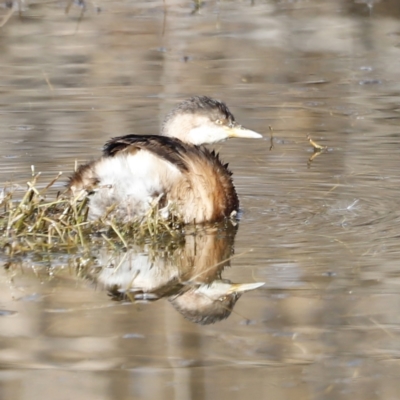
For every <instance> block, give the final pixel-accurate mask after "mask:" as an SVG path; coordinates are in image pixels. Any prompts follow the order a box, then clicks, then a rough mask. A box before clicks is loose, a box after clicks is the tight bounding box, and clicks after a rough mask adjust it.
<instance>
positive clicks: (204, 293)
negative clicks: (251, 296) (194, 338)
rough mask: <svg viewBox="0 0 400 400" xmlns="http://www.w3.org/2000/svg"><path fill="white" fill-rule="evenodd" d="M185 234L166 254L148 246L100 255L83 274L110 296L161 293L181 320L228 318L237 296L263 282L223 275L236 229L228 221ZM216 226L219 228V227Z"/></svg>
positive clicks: (133, 298)
mask: <svg viewBox="0 0 400 400" xmlns="http://www.w3.org/2000/svg"><path fill="white" fill-rule="evenodd" d="M227 225H228V227H227V226H225V225H224V226H223V227H222V229H219V228H216V227H213V228H207V229H204V230H203V231H202V232H197V233H196V234H195V235H187V236H186V237H185V244H184V246H183V247H179V248H176V249H175V250H174V251H171V252H167V254H166V253H165V252H163V251H162V249H157V248H155V249H153V250H152V251H150V248H149V247H139V246H137V247H136V248H130V249H129V250H127V251H124V252H121V253H119V254H116V253H114V252H112V253H109V252H107V251H103V250H102V252H101V253H100V254H99V257H98V263H99V265H100V266H101V268H95V269H93V270H92V271H88V273H87V276H88V277H91V278H92V279H94V280H95V281H96V282H97V283H98V284H101V285H102V286H105V287H106V288H107V289H108V290H109V291H110V293H111V295H112V296H113V298H114V299H115V300H130V301H133V302H136V301H143V300H145V301H155V300H158V299H160V298H163V297H166V298H168V299H169V300H170V302H171V304H172V305H173V306H174V308H175V309H176V310H177V311H178V312H180V313H181V314H182V315H183V316H184V317H185V318H187V319H189V320H190V321H192V322H195V323H200V324H211V323H214V322H217V321H219V320H222V319H225V318H227V317H228V316H229V315H230V314H231V312H232V309H233V307H234V305H235V303H236V301H237V300H238V299H239V297H240V296H241V295H242V294H243V293H244V292H246V291H249V290H253V289H256V288H258V287H260V286H262V285H263V283H261V282H257V283H231V282H229V281H227V280H224V279H222V277H221V273H222V270H223V269H224V268H225V267H226V266H229V264H230V257H231V255H232V251H233V242H234V236H235V233H236V227H233V226H229V225H231V224H227ZM220 228H221V227H220Z"/></svg>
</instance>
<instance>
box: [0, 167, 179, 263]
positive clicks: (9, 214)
mask: <svg viewBox="0 0 400 400" xmlns="http://www.w3.org/2000/svg"><path fill="white" fill-rule="evenodd" d="M61 175H62V173H59V174H58V175H57V176H56V177H55V178H54V179H52V180H51V181H50V182H49V183H48V184H47V185H45V186H44V187H43V188H41V189H40V188H39V187H40V186H43V185H38V181H39V178H40V173H35V172H34V168H32V177H31V179H30V180H29V181H28V182H27V188H26V190H25V191H21V188H19V190H18V186H17V185H9V186H8V187H5V188H3V189H2V191H1V192H0V246H1V247H2V248H3V249H4V251H5V253H6V254H7V255H9V256H14V255H18V254H23V253H27V252H44V251H66V250H67V251H70V250H77V249H79V248H82V247H89V246H91V245H93V242H95V241H98V240H99V239H101V240H102V241H103V242H105V243H106V244H109V245H110V246H113V247H127V246H128V245H129V243H132V242H133V241H134V242H135V243H138V242H143V241H152V240H160V238H161V237H162V236H165V235H167V236H168V237H169V238H171V237H172V238H173V237H176V238H179V237H181V236H182V227H183V223H182V221H181V220H180V219H179V217H177V216H175V215H171V216H170V217H169V218H168V219H164V218H162V217H161V215H160V213H159V210H158V204H154V205H153V207H152V208H150V210H149V211H148V213H147V214H146V215H145V216H143V217H138V219H137V220H135V221H133V222H129V223H122V222H121V221H119V220H118V219H117V218H116V217H115V216H114V217H113V213H112V212H111V211H112V210H110V212H109V213H108V215H106V216H105V217H103V218H102V219H99V220H95V221H91V220H89V219H88V213H89V198H90V196H89V194H88V193H86V192H85V193H80V194H79V196H78V197H72V196H70V195H69V194H68V193H66V192H65V193H63V194H60V193H55V194H54V195H51V193H50V194H49V192H53V193H54V192H56V190H55V188H54V184H55V183H56V182H57V181H58V180H59V178H60V177H61Z"/></svg>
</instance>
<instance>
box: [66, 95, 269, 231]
mask: <svg viewBox="0 0 400 400" xmlns="http://www.w3.org/2000/svg"><path fill="white" fill-rule="evenodd" d="M231 137H239V138H261V135H260V134H258V133H256V132H253V131H251V130H248V129H244V128H242V127H241V126H240V125H238V124H237V123H236V122H235V119H234V117H233V115H232V114H231V112H230V111H229V109H228V107H227V106H226V105H225V104H224V103H222V102H220V101H217V100H213V99H211V98H209V97H205V96H200V97H193V98H191V99H189V100H187V101H184V102H182V103H181V104H179V105H178V106H177V107H175V108H174V109H173V110H172V111H171V112H170V113H169V114H168V115H167V117H166V119H165V121H164V124H163V127H162V131H161V136H156V135H150V136H140V135H127V136H121V137H117V138H114V139H111V140H110V141H109V142H108V143H107V144H106V145H105V147H104V151H103V156H102V157H101V158H100V159H98V160H96V161H93V162H90V163H88V164H86V165H82V166H81V167H79V169H78V170H77V171H76V172H75V174H74V175H73V176H72V177H71V180H70V183H69V187H70V189H71V190H72V192H73V193H74V194H76V195H77V194H79V193H80V192H81V191H82V190H85V191H88V192H92V195H91V198H90V218H92V219H93V218H98V217H101V216H102V215H104V214H105V212H106V211H107V209H109V208H111V207H112V206H116V216H118V217H120V218H121V219H123V220H124V221H129V220H130V219H131V218H133V217H135V216H138V215H139V216H140V215H144V214H145V213H146V211H147V210H148V209H149V208H150V207H151V205H152V204H155V203H157V202H158V204H159V207H160V208H164V211H165V215H168V212H169V211H170V210H175V212H176V213H177V214H178V215H179V216H180V217H181V218H182V219H183V221H184V222H186V223H191V222H198V223H202V222H207V221H216V220H219V219H222V218H224V217H229V216H231V215H232V213H234V212H236V211H237V210H238V207H239V200H238V197H237V194H236V191H235V187H234V185H233V182H232V178H231V175H232V174H231V172H230V171H229V169H228V165H227V164H223V163H222V162H221V160H220V159H219V157H218V155H217V154H215V153H214V152H213V151H209V150H208V149H206V148H205V147H202V146H201V145H203V144H207V143H214V142H218V141H221V140H225V139H228V138H231Z"/></svg>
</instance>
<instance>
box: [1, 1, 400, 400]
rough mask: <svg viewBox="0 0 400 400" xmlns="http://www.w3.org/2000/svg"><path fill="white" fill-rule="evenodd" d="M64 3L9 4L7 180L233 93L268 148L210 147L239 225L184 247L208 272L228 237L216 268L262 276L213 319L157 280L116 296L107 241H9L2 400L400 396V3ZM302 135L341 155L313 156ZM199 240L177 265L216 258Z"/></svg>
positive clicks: (154, 128)
mask: <svg viewBox="0 0 400 400" xmlns="http://www.w3.org/2000/svg"><path fill="white" fill-rule="evenodd" d="M67 3H68V2H59V1H52V2H48V1H30V2H26V1H23V2H21V7H22V9H21V13H20V14H21V15H19V12H18V9H17V4H15V7H14V9H12V8H11V9H10V8H8V7H6V5H5V3H4V2H3V3H1V4H0V6H1V8H0V18H2V20H1V21H2V22H1V21H0V25H2V27H1V29H0V70H1V74H0V134H1V138H2V142H1V143H2V146H1V148H0V182H2V184H6V182H12V183H14V184H20V185H24V184H25V182H26V181H27V180H28V179H29V176H30V173H31V171H30V168H31V167H30V166H31V165H35V169H36V171H42V172H43V176H44V177H43V182H45V181H46V178H50V177H53V176H55V175H56V174H57V172H58V171H63V172H64V173H65V176H68V173H69V172H70V171H72V170H73V168H74V163H75V160H77V161H78V162H83V161H85V160H89V159H92V158H95V157H96V156H97V155H98V154H99V152H100V149H101V146H102V144H103V143H104V142H105V141H106V140H107V139H108V138H109V137H110V136H117V135H122V134H126V133H134V132H137V133H144V134H146V133H157V132H158V131H159V126H160V122H161V121H162V118H163V116H164V115H165V114H166V113H167V112H168V110H170V109H171V108H172V107H173V105H174V104H176V103H177V102H178V101H180V100H181V99H184V98H186V97H189V96H191V95H193V94H206V95H210V96H213V97H216V98H220V99H222V100H224V101H226V102H227V104H228V105H229V106H230V108H231V110H232V111H233V113H234V114H235V116H236V118H237V120H238V121H239V122H240V123H241V124H243V125H245V126H247V127H249V128H250V129H253V130H256V131H259V132H261V133H262V134H263V135H264V140H262V141H243V140H237V141H234V140H232V141H229V142H226V143H222V144H219V145H217V146H216V148H217V150H219V151H220V153H221V156H222V158H223V159H224V160H226V161H227V162H229V163H230V166H231V168H232V170H233V171H234V178H235V183H236V186H237V190H238V192H239V195H240V198H241V206H242V216H241V221H240V224H239V226H238V228H237V233H236V236H235V237H234V238H233V237H231V238H230V239H229V240H228V242H226V243H225V242H224V243H225V244H223V245H222V247H219V249H220V250H219V251H218V252H213V251H212V249H215V248H216V247H215V242H214V241H215V240H216V239H215V237H214V236H212V235H211V236H207V235H206V236H205V237H206V238H208V239H204V238H203V239H204V240H203V239H201V240H202V242H201V246H199V244H197V243H195V244H196V246H197V247H196V246H194V244H193V243H192V245H193V246H194V247H193V248H195V247H196V248H197V251H198V253H197V254H200V253H201V252H200V251H199V248H201V249H203V248H205V249H210V250H206V251H204V253H201V254H205V255H206V256H207V257H208V258H207V262H208V263H209V264H207V265H214V264H215V262H216V260H220V261H222V260H224V259H226V257H227V256H229V255H231V254H232V252H233V251H234V258H232V259H231V260H230V261H229V262H228V265H223V266H225V268H224V269H223V271H214V272H215V275H214V278H215V277H218V279H220V280H223V279H229V280H230V281H232V282H236V283H250V282H265V285H264V286H263V287H261V288H258V289H256V290H252V291H250V292H248V293H245V294H243V296H242V297H241V298H240V299H239V301H238V302H237V304H236V306H235V308H234V310H233V312H232V314H231V315H230V316H229V318H228V319H226V320H223V321H221V322H216V323H215V324H211V325H201V324H196V323H193V322H191V321H189V320H187V319H185V318H184V317H183V316H182V315H181V313H180V312H177V309H176V308H174V305H173V303H171V302H170V301H168V300H166V299H160V300H157V298H158V297H157V296H158V294H159V292H157V291H156V292H155V293H156V295H154V296H155V298H151V299H147V300H148V301H147V302H130V301H113V300H112V297H110V295H109V292H108V291H107V283H105V282H103V281H101V279H100V278H99V271H100V270H99V269H96V268H100V269H101V268H102V267H105V266H108V267H110V264H109V263H110V261H109V260H114V263H115V262H118V265H120V264H121V259H120V258H113V255H109V254H108V255H107V254H106V255H104V254H103V253H101V255H100V256H99V255H97V258H96V262H95V263H94V262H93V263H92V264H90V263H89V264H90V265H89V264H88V265H87V268H86V269H85V268H81V269H78V268H76V263H77V260H76V257H75V255H68V254H56V255H52V256H48V255H44V256H43V257H42V258H40V259H35V258H32V257H27V258H26V259H25V258H22V259H19V260H13V263H12V265H11V267H10V264H9V260H7V258H6V256H5V255H2V256H1V260H2V263H3V266H4V267H2V268H1V269H0V337H1V341H0V366H1V371H0V398H4V399H10V398H12V399H33V398H52V399H56V398H57V399H64V398H72V397H73V398H75V399H103V398H104V399H111V398H112V399H126V398H135V399H136V398H137V399H155V398H157V399H158V398H160V399H173V398H174V399H189V398H190V399H202V398H221V399H228V398H229V399H239V398H248V397H253V398H272V399H296V400H297V399H314V398H318V399H335V400H336V399H347V398H351V399H362V400H365V399H378V398H379V399H388V400H389V399H396V398H398V393H399V391H400V388H399V383H398V374H399V372H400V370H399V363H398V358H399V355H400V346H399V340H398V336H399V322H400V317H399V313H398V310H397V305H399V304H400V295H399V294H400V287H399V284H400V280H399V277H400V268H399V264H398V260H399V256H400V254H399V253H400V252H399V245H398V243H399V237H400V228H399V226H400V211H399V192H398V191H399V184H400V172H399V160H400V158H399V147H400V139H399V138H400V132H399V128H398V125H399V117H400V114H399V111H400V107H399V104H400V69H399V67H398V65H399V58H400V28H399V17H400V11H399V9H398V3H397V1H395V0H387V1H381V2H378V1H373V0H369V1H367V0H365V1H362V0H357V1H352V0H342V1H340V0H330V1H329V0H325V1H317V0H309V1H301V0H298V1H289V0H288V1H285V0H280V1H279V0H275V1H261V2H259V1H253V2H250V1H249V2H240V1H229V2H215V1H210V2H205V3H202V4H200V9H197V8H196V4H194V3H192V2H190V1H185V2H172V1H165V2H161V1H147V2H129V1H106V0H104V1H98V2H96V3H95V4H94V3H89V2H88V3H87V5H86V8H85V9H84V8H82V7H80V6H79V4H78V3H73V4H69V5H70V9H69V12H68V14H66V13H65V9H66V7H67V5H68V4H67ZM198 5H199V3H198V4H197V6H198ZM308 135H309V136H310V137H311V138H312V140H314V141H315V142H317V143H318V144H320V145H323V146H326V147H327V149H326V151H324V152H321V153H320V154H317V155H316V156H315V158H313V159H312V160H311V161H310V158H311V157H312V156H313V148H312V146H311V145H310V143H309V141H308V139H307V136H308ZM60 186H61V183H60ZM208 240H211V242H210V243H209V242H208ZM233 241H234V243H233ZM207 246H209V247H207ZM191 249H192V248H191V247H190V248H189V249H188V248H186V249H185V250H180V251H181V252H179V253H168V257H167V261H168V262H169V263H170V264H171V265H172V266H174V265H175V266H176V265H177V264H178V261H177V260H178V259H179V260H181V266H185V268H187V266H188V265H189V266H193V265H194V266H199V265H205V264H203V262H204V261H203V260H201V261H198V259H196V258H195V257H194V256H193V254H192V253H191V251H192V250H191ZM136 250H137V253H135V254H128V255H124V256H122V257H125V258H123V260H124V262H125V261H126V260H128V261H129V262H128V264H126V265H127V266H126V268H128V269H129V268H133V267H135V268H136V266H137V265H138V262H139V261H137V260H138V259H140V260H143V257H144V258H146V257H148V256H149V249H148V248H141V249H136ZM174 251H175V250H174ZM138 254H139V255H138ZM171 254H172V255H171ZM156 256H157V257H159V258H158V259H157V262H156V263H155V264H154V265H158V266H160V265H161V269H160V270H159V271H160V274H161V275H162V272H163V271H165V269H163V268H164V267H163V266H165V265H167V261H166V258H165V257H164V258H163V257H162V256H160V253H159V252H158V251H156ZM110 257H111V258H110ZM119 257H121V255H119ZM104 260H106V261H104ZM115 260H119V261H115ZM146 260H147V259H146ZM92 261H93V260H92ZM121 265H122V264H121ZM124 265H125V264H124ZM145 265H149V264H148V260H147V261H146V262H145ZM168 265H169V264H168ZM132 266H133V267H132ZM223 266H222V267H223ZM7 267H8V268H7ZM93 268H94V269H93ZM124 268H125V267H124ZM191 268H192V267H191ZM121 270H124V269H121ZM104 271H105V273H106V272H107V270H106V269H104ZM153 272H154V271H153ZM153 272H152V273H153ZM179 273H181V272H179ZM179 273H178V274H177V276H178V275H179ZM104 276H105V275H103V277H104ZM173 276H174V275H173V274H171V275H169V276H168V277H167V278H165V279H171V277H173ZM214 278H213V279H214ZM121 279H122V278H121ZM207 279H209V278H208V277H206V278H204V280H205V282H207ZM160 287H161V286H160ZM160 287H159V288H160ZM159 288H158V289H157V290H161V289H159ZM135 293H136V294H135V295H137V292H135ZM139 298H140V296H139ZM142 300H143V299H142ZM149 300H152V301H149ZM153 300H154V301H153Z"/></svg>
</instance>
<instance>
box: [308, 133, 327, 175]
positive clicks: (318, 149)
mask: <svg viewBox="0 0 400 400" xmlns="http://www.w3.org/2000/svg"><path fill="white" fill-rule="evenodd" d="M307 140H308V141H309V143H310V144H311V146H312V147H313V149H314V153H313V154H312V155H311V157H310V158H309V159H308V162H307V167H308V168H310V166H311V163H312V162H313V160H314V159H315V158H316V157H318V156H319V155H320V154H322V153H324V152H325V151H326V150H327V149H328V146H322V145H320V144H318V143H317V142H314V140H312V139H311V136H310V135H308V136H307Z"/></svg>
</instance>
